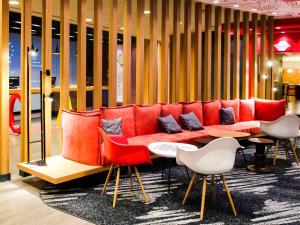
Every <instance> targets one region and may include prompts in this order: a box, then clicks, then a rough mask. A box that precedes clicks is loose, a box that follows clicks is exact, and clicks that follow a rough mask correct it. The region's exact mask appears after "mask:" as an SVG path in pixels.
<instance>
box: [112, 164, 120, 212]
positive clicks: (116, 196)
mask: <svg viewBox="0 0 300 225" xmlns="http://www.w3.org/2000/svg"><path fill="white" fill-rule="evenodd" d="M119 182H120V167H118V171H117V178H116V186H115V194H114V201H113V208H116V205H117V199H118V189H119Z"/></svg>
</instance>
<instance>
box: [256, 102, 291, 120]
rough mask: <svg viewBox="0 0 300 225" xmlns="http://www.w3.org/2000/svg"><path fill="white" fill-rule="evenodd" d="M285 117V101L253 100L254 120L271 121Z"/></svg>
mask: <svg viewBox="0 0 300 225" xmlns="http://www.w3.org/2000/svg"><path fill="white" fill-rule="evenodd" d="M284 115H285V100H280V101H275V100H261V99H255V119H256V120H263V121H273V120H276V119H278V118H280V117H281V116H284Z"/></svg>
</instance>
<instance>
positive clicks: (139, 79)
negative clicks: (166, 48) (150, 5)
mask: <svg viewBox="0 0 300 225" xmlns="http://www.w3.org/2000/svg"><path fill="white" fill-rule="evenodd" d="M144 8H145V0H140V1H137V27H136V59H137V60H136V91H135V93H136V97H135V101H136V103H137V104H142V103H143V94H144V93H143V92H144V78H143V77H144V25H145V24H144Z"/></svg>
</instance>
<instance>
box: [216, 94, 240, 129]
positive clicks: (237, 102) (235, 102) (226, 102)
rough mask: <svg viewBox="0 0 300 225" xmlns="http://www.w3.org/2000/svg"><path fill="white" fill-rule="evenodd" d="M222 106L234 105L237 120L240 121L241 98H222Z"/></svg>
mask: <svg viewBox="0 0 300 225" xmlns="http://www.w3.org/2000/svg"><path fill="white" fill-rule="evenodd" d="M221 107H222V108H227V107H232V109H233V112H234V119H235V122H236V123H237V122H239V121H240V100H239V99H235V100H221Z"/></svg>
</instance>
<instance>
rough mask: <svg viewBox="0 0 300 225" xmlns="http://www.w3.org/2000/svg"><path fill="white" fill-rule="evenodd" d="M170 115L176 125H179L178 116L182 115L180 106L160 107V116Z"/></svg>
mask: <svg viewBox="0 0 300 225" xmlns="http://www.w3.org/2000/svg"><path fill="white" fill-rule="evenodd" d="M169 114H171V115H172V116H173V117H174V119H175V120H176V122H177V123H179V115H180V114H182V105H181V104H165V105H162V106H161V116H162V117H164V116H167V115H169Z"/></svg>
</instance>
